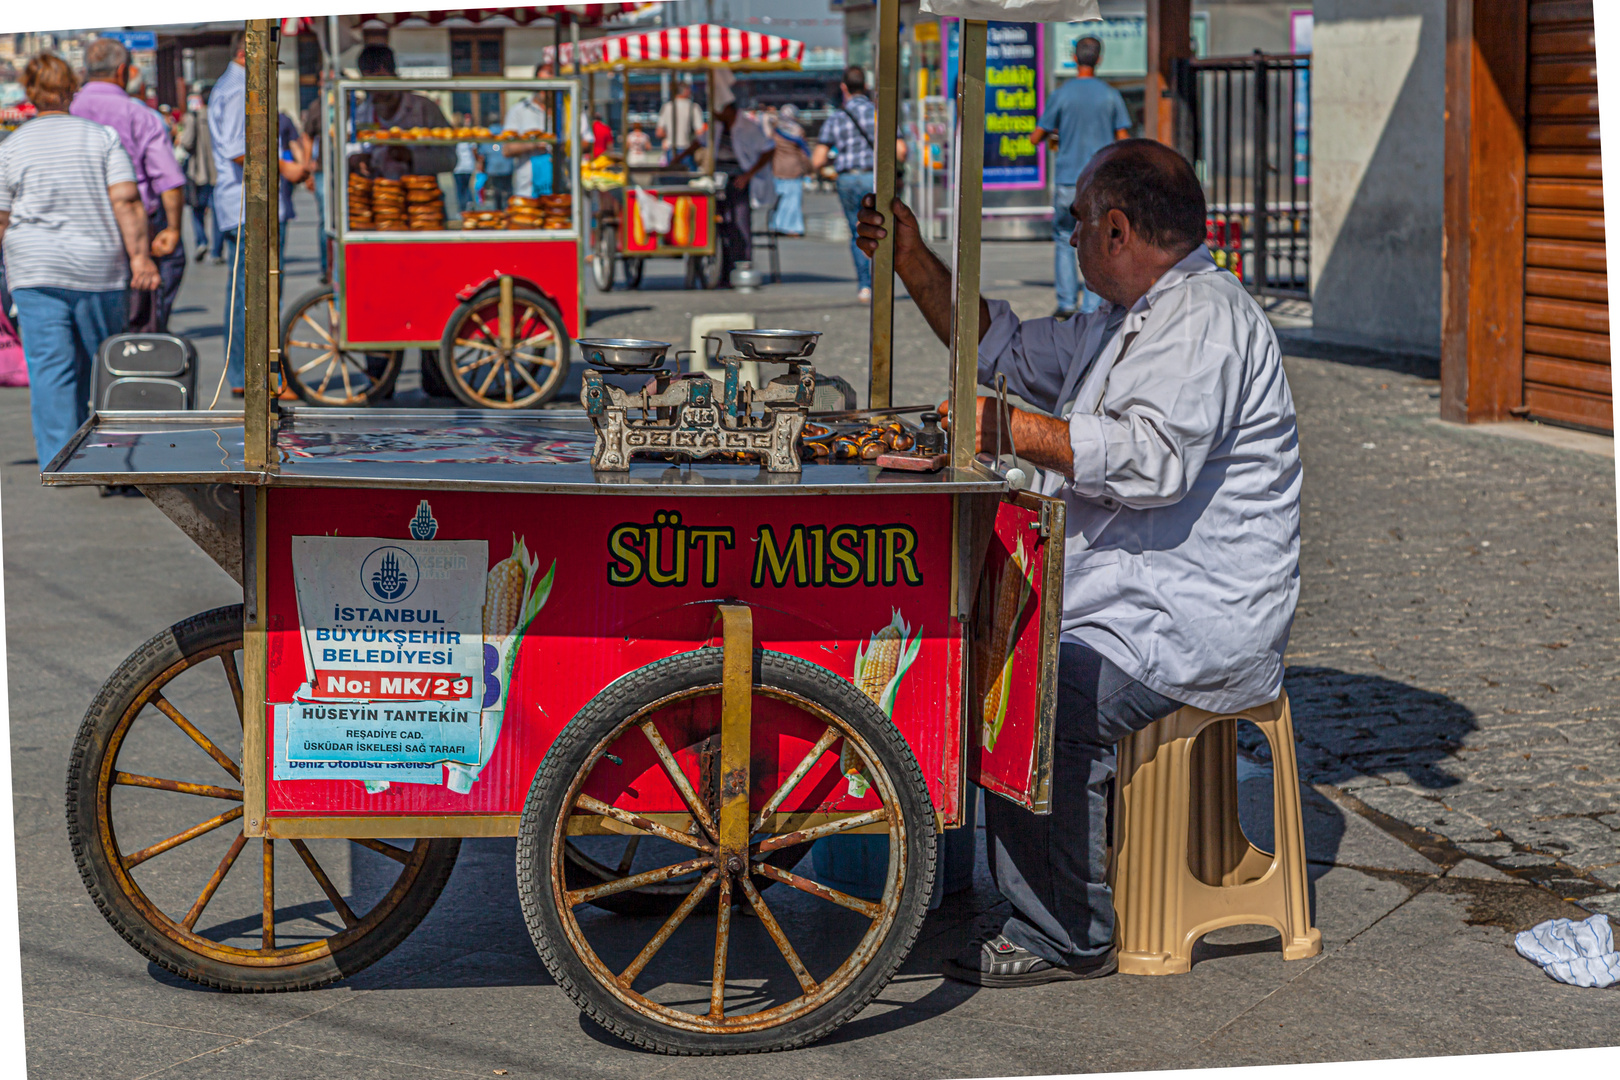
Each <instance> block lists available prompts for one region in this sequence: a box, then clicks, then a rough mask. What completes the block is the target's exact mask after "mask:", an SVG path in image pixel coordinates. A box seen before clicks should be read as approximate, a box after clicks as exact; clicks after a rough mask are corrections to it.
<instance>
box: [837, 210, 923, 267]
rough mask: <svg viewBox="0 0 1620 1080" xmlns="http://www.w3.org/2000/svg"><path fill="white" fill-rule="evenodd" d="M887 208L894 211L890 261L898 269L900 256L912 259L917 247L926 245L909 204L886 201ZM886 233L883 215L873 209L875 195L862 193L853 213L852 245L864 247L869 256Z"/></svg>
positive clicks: (875, 251)
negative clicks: (892, 255) (859, 203)
mask: <svg viewBox="0 0 1620 1080" xmlns="http://www.w3.org/2000/svg"><path fill="white" fill-rule="evenodd" d="M889 208H890V211H891V212H892V213H893V215H894V262H895V267H896V269H898V268H899V266H900V263H901V260H908V261H909V260H910V259H914V258H916V256H917V253H918V252H919V251H923V252H927V250H928V247H927V245H926V244H924V243H923V238H922V230H921V229H920V228H918V226H917V215H915V214H913V213H912V212H911V208H910V207H909V206H907V205H906V204H905V203H903V202H901V201H900V200H899V199H895V200H894V202H892V203H890V204H889ZM888 235H889V231H888V228H887V226H886V225H885V223H884V221H883V215H882V214H880V213H878V212H877V196H876V195H866V196H864V197H863V198H862V199H861V209H860V211H859V212H858V213H857V214H856V215H855V246H856V247H858V248H860V249H861V250H862V251H864V252H865V253H866V257H867V258H872V257H873V256H874V255H876V254H877V246H878V241H879V240H882V239H883V238H884V237H885V236H888ZM929 254H932V253H931V252H929Z"/></svg>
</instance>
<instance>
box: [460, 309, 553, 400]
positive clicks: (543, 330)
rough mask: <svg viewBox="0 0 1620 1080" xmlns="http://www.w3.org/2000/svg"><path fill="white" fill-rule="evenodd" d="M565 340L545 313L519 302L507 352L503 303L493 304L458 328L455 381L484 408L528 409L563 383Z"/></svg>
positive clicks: (468, 313)
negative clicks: (502, 326)
mask: <svg viewBox="0 0 1620 1080" xmlns="http://www.w3.org/2000/svg"><path fill="white" fill-rule="evenodd" d="M561 340H562V332H561V328H560V327H557V326H554V325H553V324H552V322H551V319H550V318H549V316H548V315H547V314H546V312H545V310H544V309H543V308H541V307H540V306H539V305H538V304H535V303H532V302H531V301H528V300H525V299H523V298H522V297H518V298H517V299H515V300H514V301H513V304H512V344H511V347H510V348H507V347H504V346H503V345H502V344H501V333H500V302H499V301H497V300H491V301H490V302H488V303H486V304H484V305H482V306H480V307H478V308H475V309H473V310H472V311H469V312H467V314H466V316H465V317H464V318H463V319H462V320H461V323H460V325H458V326H457V327H456V334H455V347H454V348H453V349H452V350H451V352H450V375H451V377H452V378H454V379H455V381H456V383H457V384H458V385H459V386H460V387H461V388H462V390H463V391H465V392H466V393H467V394H468V395H469V396H471V397H472V398H474V399H475V400H476V401H477V402H478V403H479V404H480V405H482V406H484V407H485V408H488V409H524V408H528V407H530V406H532V405H535V404H537V403H538V402H540V401H541V400H543V399H544V398H545V395H546V391H547V390H548V389H550V387H551V386H552V384H553V383H555V382H556V381H557V380H558V379H559V378H561V369H562V368H563V367H564V366H565V365H564V364H563V363H562V358H561V356H560V355H559V352H560V349H559V344H560V342H561Z"/></svg>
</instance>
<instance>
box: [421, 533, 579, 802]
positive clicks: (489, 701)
mask: <svg viewBox="0 0 1620 1080" xmlns="http://www.w3.org/2000/svg"><path fill="white" fill-rule="evenodd" d="M539 572H540V559H539V557H538V556H531V555H530V554H529V548H528V545H527V544H525V543H524V542H523V540H522V539H521V538H519V537H518V536H516V535H514V536H513V537H512V554H511V555H509V556H507V557H506V558H504V559H502V560H501V561H500V562H498V563H496V564H495V565H494V566H492V567H490V568H489V573H488V574H487V575H486V576H485V578H484V673H485V677H484V698H483V715H482V717H481V719H480V724H479V746H478V764H477V765H460V764H456V763H451V764H449V765H446V766H445V768H446V770H447V771H448V773H449V776H448V779H447V781H446V786H447V787H449V788H450V790H451V791H454V792H456V793H458V794H461V795H465V794H466V793H467V792H468V791H470V790H471V789H472V785H473V781H475V780H477V779H478V774H479V773H480V772H482V771H483V768H484V766H485V765H487V764H489V759H490V757H491V756H492V755H493V754H494V753H495V743H496V741H497V740H499V739H500V737H501V720H502V718H503V717H504V716H505V713H506V695H507V693H508V691H510V689H511V687H512V668H513V666H514V665H515V664H516V663H517V654H518V646H519V645H521V644H522V642H523V634H524V631H526V630H527V629H528V628H529V624H530V623H531V622H533V621H534V617H535V616H536V615H538V614H539V613H540V609H541V608H543V607H545V606H546V600H547V598H549V597H550V596H551V582H552V579H553V577H554V576H555V575H556V573H557V563H556V560H553V561H552V563H551V569H549V570H547V571H546V576H545V577H543V578H540V577H538V574H539Z"/></svg>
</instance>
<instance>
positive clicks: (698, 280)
mask: <svg viewBox="0 0 1620 1080" xmlns="http://www.w3.org/2000/svg"><path fill="white" fill-rule="evenodd" d="M722 258H723V257H722V256H721V254H720V252H719V251H715V252H713V253H712V254H709V255H688V256H687V257H686V280H685V287H686V288H688V289H718V288H719V287H720V267H721V263H722Z"/></svg>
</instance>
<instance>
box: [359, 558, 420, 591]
mask: <svg viewBox="0 0 1620 1080" xmlns="http://www.w3.org/2000/svg"><path fill="white" fill-rule="evenodd" d="M421 576H422V575H421V571H420V570H419V569H418V568H417V565H416V559H415V557H413V556H412V555H411V553H410V552H408V551H406V550H405V549H404V548H400V547H394V546H392V545H389V546H388V547H380V548H378V549H377V550H375V551H373V552H372V553H371V554H370V555H367V556H366V557H365V559H364V560H363V561H362V562H361V563H360V587H361V588H363V589H365V590H366V595H367V596H369V597H371V598H372V599H373V600H379V601H381V602H382V603H384V604H397V603H399V602H400V601H401V600H404V599H405V598H406V597H408V596H410V595H411V593H413V592H415V591H416V582H417V580H418V579H419V578H420V577H421Z"/></svg>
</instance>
